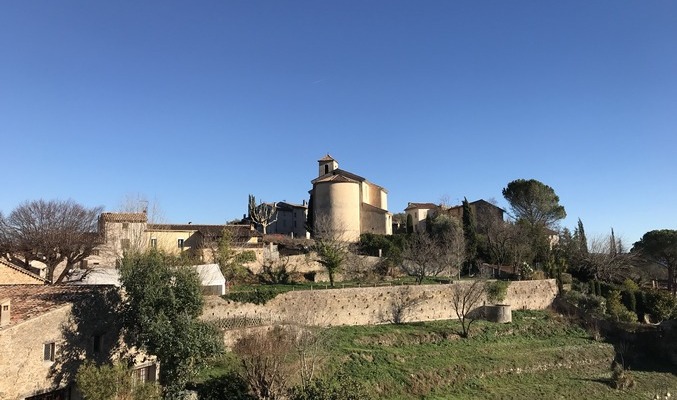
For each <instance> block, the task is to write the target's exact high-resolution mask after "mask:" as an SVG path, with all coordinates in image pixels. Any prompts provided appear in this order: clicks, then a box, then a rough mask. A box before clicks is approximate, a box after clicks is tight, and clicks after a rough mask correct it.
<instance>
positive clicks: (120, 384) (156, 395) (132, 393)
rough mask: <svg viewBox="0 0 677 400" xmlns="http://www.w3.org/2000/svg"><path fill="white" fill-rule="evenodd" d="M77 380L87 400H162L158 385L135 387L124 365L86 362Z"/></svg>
mask: <svg viewBox="0 0 677 400" xmlns="http://www.w3.org/2000/svg"><path fill="white" fill-rule="evenodd" d="M75 380H76V382H77V385H78V389H79V390H80V392H81V393H82V397H83V398H84V399H86V400H90V399H91V400H115V399H130V400H156V399H157V400H159V399H160V390H159V387H158V386H157V385H154V384H150V383H148V384H140V385H133V384H132V383H133V382H132V372H131V370H130V369H129V368H127V367H126V366H124V365H122V364H115V365H101V366H97V365H95V364H94V363H93V362H91V361H86V362H85V363H84V364H82V365H81V366H80V368H79V369H78V372H77V375H76V377H75Z"/></svg>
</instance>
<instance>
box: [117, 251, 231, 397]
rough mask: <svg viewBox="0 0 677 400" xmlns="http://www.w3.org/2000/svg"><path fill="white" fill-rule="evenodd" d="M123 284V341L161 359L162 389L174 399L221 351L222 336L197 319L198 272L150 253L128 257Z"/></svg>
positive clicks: (200, 303)
mask: <svg viewBox="0 0 677 400" xmlns="http://www.w3.org/2000/svg"><path fill="white" fill-rule="evenodd" d="M120 281H121V283H122V287H123V289H124V291H125V293H126V297H125V300H124V303H123V305H122V315H123V325H124V327H125V335H124V339H125V342H126V343H127V345H128V346H130V347H131V346H134V347H136V348H138V349H139V350H142V351H145V352H147V353H149V354H151V355H155V356H156V357H157V359H158V361H159V362H160V364H161V368H160V384H161V385H162V386H163V387H164V390H165V395H166V397H168V398H173V397H174V396H175V395H176V394H177V393H178V392H180V391H181V390H183V388H184V387H185V384H186V383H187V382H188V380H189V379H191V378H192V377H193V376H194V375H195V373H196V372H197V370H198V368H199V367H200V366H202V365H203V362H204V361H205V359H207V358H208V357H211V356H213V355H216V354H219V353H220V352H222V351H223V340H222V338H221V335H220V333H219V332H218V331H217V330H216V329H215V328H214V327H213V326H211V325H208V324H206V323H204V322H201V321H200V320H199V319H198V317H199V316H200V314H201V313H202V307H203V304H204V300H203V297H202V293H201V288H200V282H199V280H198V276H197V273H196V272H195V270H193V269H191V268H189V267H180V266H177V265H175V259H174V258H172V257H171V256H167V255H164V254H162V253H160V252H158V251H150V252H147V253H134V254H128V255H126V256H125V257H124V258H123V259H122V263H121V268H120Z"/></svg>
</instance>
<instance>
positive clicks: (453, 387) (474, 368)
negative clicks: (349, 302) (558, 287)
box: [333, 312, 677, 399]
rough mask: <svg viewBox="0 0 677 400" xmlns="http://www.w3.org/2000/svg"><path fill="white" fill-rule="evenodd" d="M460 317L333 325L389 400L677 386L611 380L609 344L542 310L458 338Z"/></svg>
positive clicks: (657, 377) (661, 379)
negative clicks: (622, 384)
mask: <svg viewBox="0 0 677 400" xmlns="http://www.w3.org/2000/svg"><path fill="white" fill-rule="evenodd" d="M458 328H459V326H458V323H457V322H456V321H441V322H435V323H425V324H407V325H400V326H393V325H388V326H385V325H384V326H377V327H343V328H338V329H337V330H336V337H335V339H334V340H335V342H334V345H333V357H334V358H335V359H339V360H342V361H343V362H342V367H343V368H344V369H345V370H346V371H349V373H350V374H351V375H352V376H355V377H357V378H359V379H360V380H362V381H364V382H366V383H367V384H368V386H369V387H370V388H371V389H372V390H373V391H374V393H376V394H378V397H379V398H384V399H418V398H426V399H447V398H485V399H487V398H495V399H510V398H514V399H518V398H618V397H619V396H622V397H624V398H652V397H653V394H654V393H656V392H657V391H660V390H664V389H665V388H666V387H670V388H677V378H675V377H674V376H673V375H672V374H659V373H639V372H633V376H634V377H636V380H637V387H635V388H634V389H632V390H630V391H628V392H627V393H621V392H619V391H617V390H614V389H612V388H611V387H609V385H608V384H607V380H608V378H609V377H610V372H609V366H610V364H611V360H612V358H613V348H612V346H611V345H609V344H606V343H602V342H596V341H593V340H590V338H589V337H588V335H587V334H586V332H584V331H583V330H581V329H580V328H578V327H575V326H571V325H569V324H568V323H567V322H566V321H564V320H561V319H559V318H557V317H556V316H552V315H551V314H548V313H545V312H515V313H514V319H513V323H512V324H507V325H497V324H490V323H485V322H477V323H476V325H475V326H474V327H473V328H474V335H473V336H472V337H471V338H470V339H468V340H463V339H459V338H458V336H457V335H454V334H450V333H452V332H455V331H458Z"/></svg>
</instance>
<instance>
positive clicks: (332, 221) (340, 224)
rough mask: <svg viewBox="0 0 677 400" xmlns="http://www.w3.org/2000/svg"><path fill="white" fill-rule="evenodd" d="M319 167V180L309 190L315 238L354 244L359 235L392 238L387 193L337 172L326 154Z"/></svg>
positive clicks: (353, 175) (363, 179)
mask: <svg viewBox="0 0 677 400" xmlns="http://www.w3.org/2000/svg"><path fill="white" fill-rule="evenodd" d="M318 163H319V166H318V172H319V173H318V175H319V176H318V177H317V178H316V179H314V180H312V181H311V183H312V184H313V188H312V189H311V190H310V195H311V201H312V206H311V207H312V210H313V211H312V212H313V216H312V218H313V221H314V231H315V234H316V235H318V234H323V233H326V234H331V235H332V236H334V237H335V238H340V239H342V240H346V241H357V240H359V238H360V234H362V233H377V234H386V235H390V234H392V214H391V213H390V212H388V192H387V191H386V189H384V188H383V187H381V186H378V185H375V184H373V183H371V182H369V181H367V180H366V179H365V178H363V177H361V176H359V175H355V174H353V173H351V172H348V171H345V170H342V169H339V165H338V161H336V160H335V159H334V158H332V157H331V156H330V155H328V154H327V156H325V157H323V158H322V159H320V160H318Z"/></svg>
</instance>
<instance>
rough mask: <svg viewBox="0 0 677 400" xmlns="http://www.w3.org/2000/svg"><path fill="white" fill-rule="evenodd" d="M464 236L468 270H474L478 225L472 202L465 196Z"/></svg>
mask: <svg viewBox="0 0 677 400" xmlns="http://www.w3.org/2000/svg"><path fill="white" fill-rule="evenodd" d="M463 236H464V238H465V259H466V263H467V264H468V270H469V271H472V270H473V267H474V266H475V263H476V261H477V243H478V240H477V225H476V224H475V216H474V215H473V212H472V209H471V208H470V203H468V199H467V198H465V197H464V198H463Z"/></svg>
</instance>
